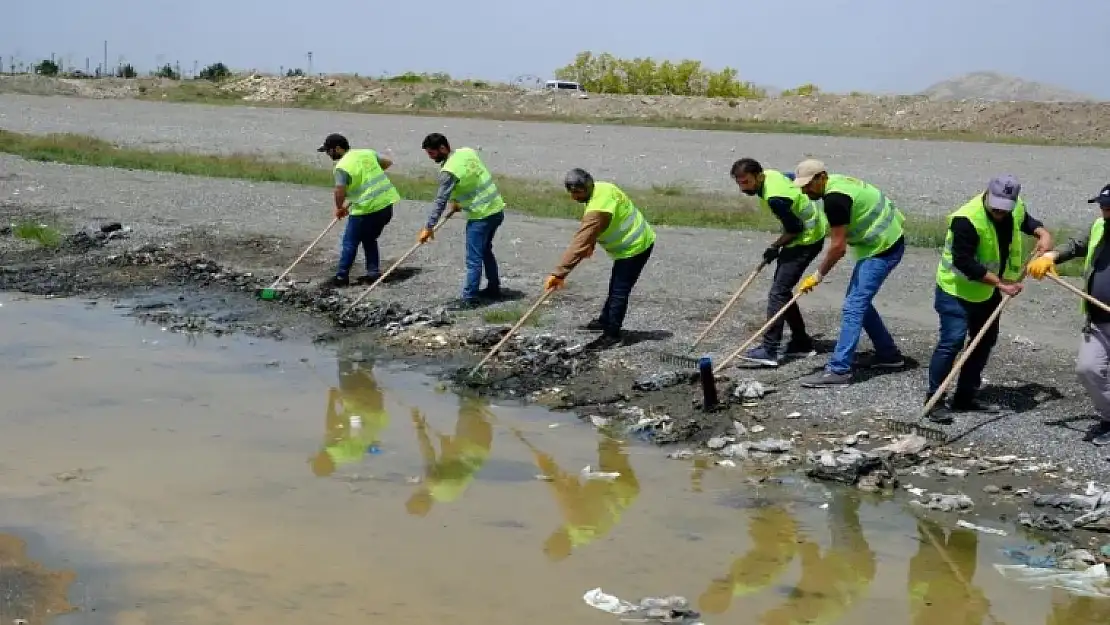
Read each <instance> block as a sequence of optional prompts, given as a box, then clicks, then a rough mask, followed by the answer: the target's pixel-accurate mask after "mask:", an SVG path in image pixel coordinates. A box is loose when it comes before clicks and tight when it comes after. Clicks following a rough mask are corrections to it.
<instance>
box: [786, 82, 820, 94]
mask: <svg viewBox="0 0 1110 625" xmlns="http://www.w3.org/2000/svg"><path fill="white" fill-rule="evenodd" d="M820 91H821V90H820V89H818V88H817V85H815V84H813V83H809V82H807V83H806V84H804V85H799V86H797V87H794V88H793V89H787V90H786V91H783V92H782V95H784V96H792V95H817V94H818V93H820Z"/></svg>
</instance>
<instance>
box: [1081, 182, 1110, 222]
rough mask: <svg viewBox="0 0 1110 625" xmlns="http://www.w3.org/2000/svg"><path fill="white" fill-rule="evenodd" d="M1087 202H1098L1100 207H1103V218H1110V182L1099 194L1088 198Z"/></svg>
mask: <svg viewBox="0 0 1110 625" xmlns="http://www.w3.org/2000/svg"><path fill="white" fill-rule="evenodd" d="M1087 203H1088V204H1098V207H1099V208H1101V209H1102V218H1103V219H1106V220H1110V184H1108V185H1106V186H1105V187H1103V188H1102V191H1099V192H1098V195H1096V196H1094V197H1093V198H1091V199H1089V200H1087Z"/></svg>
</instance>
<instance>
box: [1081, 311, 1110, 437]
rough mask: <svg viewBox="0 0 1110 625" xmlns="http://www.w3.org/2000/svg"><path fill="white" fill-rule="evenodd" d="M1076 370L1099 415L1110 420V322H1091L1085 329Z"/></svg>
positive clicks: (1104, 419) (1105, 419)
mask: <svg viewBox="0 0 1110 625" xmlns="http://www.w3.org/2000/svg"><path fill="white" fill-rule="evenodd" d="M1075 372H1076V374H1078V376H1079V381H1080V383H1082V384H1083V387H1084V388H1086V389H1087V394H1088V395H1090V397H1091V402H1093V403H1094V405H1095V410H1098V414H1099V416H1100V417H1102V420H1103V421H1106V422H1110V323H1102V324H1091V325H1090V328H1089V329H1085V330H1084V331H1083V338H1082V339H1081V341H1080V343H1079V355H1078V356H1077V358H1076V363H1075Z"/></svg>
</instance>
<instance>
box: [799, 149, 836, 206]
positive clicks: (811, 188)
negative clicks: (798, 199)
mask: <svg viewBox="0 0 1110 625" xmlns="http://www.w3.org/2000/svg"><path fill="white" fill-rule="evenodd" d="M828 182H829V172H828V171H827V170H826V169H825V164H824V163H822V162H821V161H819V160H817V159H813V158H807V159H806V160H804V161H802V162H800V163H798V166H797V167H795V168H794V186H795V187H798V188H799V189H801V190H802V192H803V193H805V194H806V197H808V198H809V199H811V200H819V199H821V198H822V197H824V196H825V185H826V184H828Z"/></svg>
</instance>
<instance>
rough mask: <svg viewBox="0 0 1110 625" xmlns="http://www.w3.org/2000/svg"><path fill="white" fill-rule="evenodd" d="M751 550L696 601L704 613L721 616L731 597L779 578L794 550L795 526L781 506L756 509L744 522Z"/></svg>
mask: <svg viewBox="0 0 1110 625" xmlns="http://www.w3.org/2000/svg"><path fill="white" fill-rule="evenodd" d="M748 536H750V537H751V541H752V547H751V549H749V550H748V552H747V553H745V554H744V555H742V556H740V557H739V558H736V559H735V560H733V561H732V566H731V567H730V568H729V572H728V575H726V576H724V577H718V578H717V579H715V580H713V582H712V583H710V585H709V588H707V589H706V591H705V592H703V593H702V594H701V597H700V598H699V599H698V607H699V608H700V609H701V610H702V611H703V612H706V613H707V614H724V613H725V612H727V611H728V608H729V606H730V605H731V604H732V599H733V597H743V596H745V595H750V594H753V593H757V592H759V591H761V590H763V589H764V588H767V587H768V586H770V585H771V584H773V583H774V582H775V580H777V579H778V578H779V576H780V575H782V573H783V571H785V570H786V567H788V566H790V563H791V562H792V561H793V560H794V555H795V553H796V552H797V550H798V524H797V523H796V522H795V521H794V517H792V516H791V515H790V513H789V512H788V511H787V510H786V508H784V507H783V506H781V505H770V506H764V507H760V508H756V509H755V510H754V511H753V512H752V513H751V516H750V518H749V521H748Z"/></svg>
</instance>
